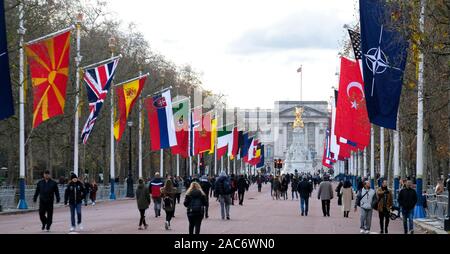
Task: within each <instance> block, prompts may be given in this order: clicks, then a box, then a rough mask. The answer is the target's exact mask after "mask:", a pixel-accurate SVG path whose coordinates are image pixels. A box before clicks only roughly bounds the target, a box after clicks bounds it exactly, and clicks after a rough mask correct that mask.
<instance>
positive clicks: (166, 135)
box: [145, 90, 177, 151]
mask: <svg viewBox="0 0 450 254" xmlns="http://www.w3.org/2000/svg"><path fill="white" fill-rule="evenodd" d="M145 106H146V108H147V112H148V120H149V125H150V139H151V150H152V151H157V150H159V149H164V148H170V147H173V146H176V145H177V137H176V134H175V133H176V132H175V123H174V120H173V111H172V97H171V96H170V90H168V91H165V92H163V93H161V94H158V95H156V96H154V97H152V98H148V99H146V100H145Z"/></svg>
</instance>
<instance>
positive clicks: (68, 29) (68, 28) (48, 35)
mask: <svg viewBox="0 0 450 254" xmlns="http://www.w3.org/2000/svg"><path fill="white" fill-rule="evenodd" d="M19 11H20V8H19ZM75 28H76V27H75V25H71V26H69V27H67V28H65V29H63V30H59V31H56V32H54V33H51V34H46V35H44V36H42V37H39V38H37V39H34V40H31V41H29V42H27V43H25V45H31V44H34V43H37V42H40V41H43V40H45V39H48V38H51V37H55V36H58V35H60V34H63V33H65V32H68V31H71V30H73V29H75Z"/></svg>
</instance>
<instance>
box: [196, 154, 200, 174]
mask: <svg viewBox="0 0 450 254" xmlns="http://www.w3.org/2000/svg"><path fill="white" fill-rule="evenodd" d="M196 174H200V153H199V154H197V170H196Z"/></svg>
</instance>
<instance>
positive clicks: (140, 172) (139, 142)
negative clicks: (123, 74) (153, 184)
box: [138, 65, 143, 178]
mask: <svg viewBox="0 0 450 254" xmlns="http://www.w3.org/2000/svg"><path fill="white" fill-rule="evenodd" d="M139 76H142V65H141V66H139ZM142 110H143V108H142V92H141V93H140V94H139V112H138V113H139V127H138V132H139V134H138V135H139V137H138V150H139V151H138V176H139V178H142V131H143V128H142V123H143V122H142V120H143V119H142Z"/></svg>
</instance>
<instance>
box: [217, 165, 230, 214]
mask: <svg viewBox="0 0 450 254" xmlns="http://www.w3.org/2000/svg"><path fill="white" fill-rule="evenodd" d="M215 192H216V193H217V195H218V197H219V201H220V212H221V215H222V220H224V219H225V216H226V217H227V220H229V219H230V204H231V197H230V195H231V193H233V191H232V187H231V182H230V179H229V178H228V176H227V174H226V173H225V171H222V172H220V175H219V178H218V179H217V181H216V190H215Z"/></svg>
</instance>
